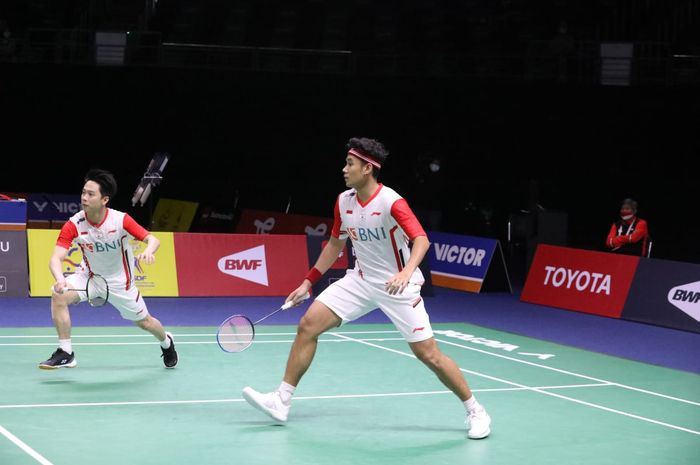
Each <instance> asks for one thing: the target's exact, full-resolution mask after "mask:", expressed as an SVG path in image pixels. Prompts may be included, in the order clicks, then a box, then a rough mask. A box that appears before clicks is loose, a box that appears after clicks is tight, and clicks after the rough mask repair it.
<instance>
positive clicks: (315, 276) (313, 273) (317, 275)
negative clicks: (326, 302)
mask: <svg viewBox="0 0 700 465" xmlns="http://www.w3.org/2000/svg"><path fill="white" fill-rule="evenodd" d="M321 276H323V275H322V274H321V272H320V271H318V270H317V269H316V267H315V266H313V267H311V269H310V270H309V272H308V273H306V276H304V279H308V280H309V281H310V282H311V284H312V285H313V284H316V283H317V282H318V281H319V279H321Z"/></svg>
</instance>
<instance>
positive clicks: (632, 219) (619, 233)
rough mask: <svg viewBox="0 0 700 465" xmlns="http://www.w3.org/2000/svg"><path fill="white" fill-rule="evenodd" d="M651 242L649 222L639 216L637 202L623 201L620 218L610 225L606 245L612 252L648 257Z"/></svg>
mask: <svg viewBox="0 0 700 465" xmlns="http://www.w3.org/2000/svg"><path fill="white" fill-rule="evenodd" d="M648 243H649V229H648V228H647V222H646V221H644V220H643V219H641V218H638V217H637V202H636V201H634V200H632V199H625V200H623V201H622V206H621V207H620V219H619V220H617V221H615V222H614V223H613V224H612V226H611V227H610V232H609V233H608V239H607V240H606V241H605V245H606V246H607V248H608V249H609V250H610V252H617V253H621V254H624V255H640V256H642V257H646V255H647V247H648Z"/></svg>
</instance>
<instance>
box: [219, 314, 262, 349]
mask: <svg viewBox="0 0 700 465" xmlns="http://www.w3.org/2000/svg"><path fill="white" fill-rule="evenodd" d="M254 338H255V326H254V325H253V322H252V321H250V319H249V318H248V317H247V316H245V315H233V316H230V317H228V318H226V320H224V322H223V323H221V325H220V326H219V330H218V331H217V332H216V342H217V343H218V344H219V347H221V350H223V351H224V352H230V353H235V352H243V351H244V350H246V349H247V348H248V347H250V346H251V344H253V339H254Z"/></svg>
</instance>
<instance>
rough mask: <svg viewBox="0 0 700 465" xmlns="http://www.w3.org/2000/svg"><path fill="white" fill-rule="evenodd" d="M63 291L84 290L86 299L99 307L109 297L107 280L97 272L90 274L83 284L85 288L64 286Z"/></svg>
mask: <svg viewBox="0 0 700 465" xmlns="http://www.w3.org/2000/svg"><path fill="white" fill-rule="evenodd" d="M63 290H64V291H77V292H84V293H85V294H86V295H87V301H88V303H89V304H90V305H92V306H93V307H101V306H103V305H104V304H106V303H107V299H109V285H108V284H107V280H106V279H105V278H103V277H102V276H100V275H99V274H91V275H90V277H89V278H88V280H87V283H86V284H85V289H71V288H64V289H63Z"/></svg>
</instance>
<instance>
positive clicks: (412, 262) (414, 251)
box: [401, 236, 430, 278]
mask: <svg viewBox="0 0 700 465" xmlns="http://www.w3.org/2000/svg"><path fill="white" fill-rule="evenodd" d="M429 248H430V241H429V240H428V236H416V237H415V238H414V239H413V247H411V256H410V257H408V263H406V266H405V267H404V269H403V270H401V272H403V273H406V274H407V275H408V277H409V278H410V277H411V275H412V274H413V272H414V271H416V268H418V266H419V265H420V263H421V262H422V261H423V258H425V254H426V253H428V249H429Z"/></svg>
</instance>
